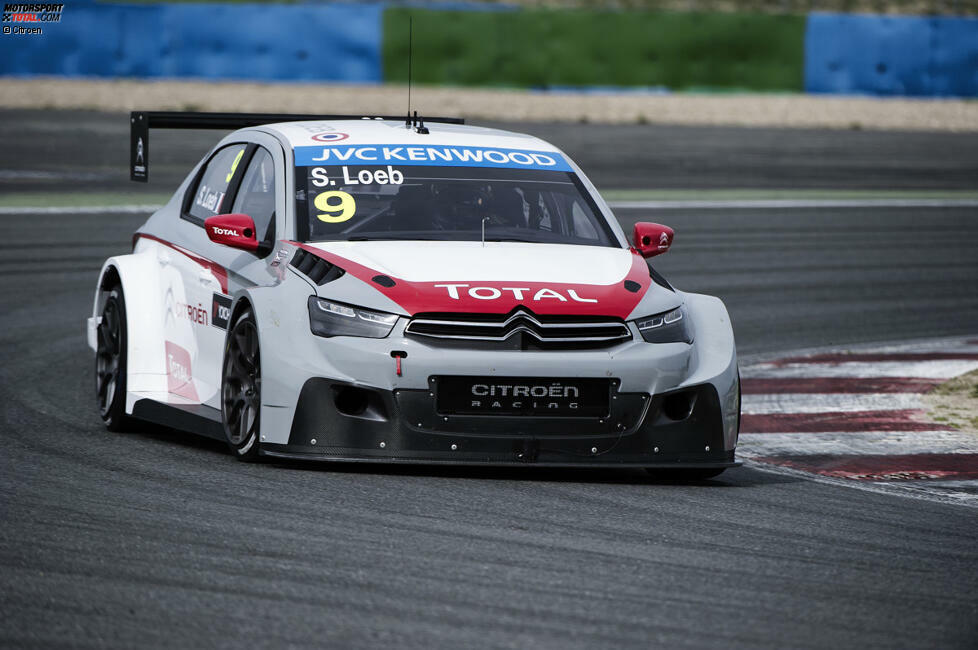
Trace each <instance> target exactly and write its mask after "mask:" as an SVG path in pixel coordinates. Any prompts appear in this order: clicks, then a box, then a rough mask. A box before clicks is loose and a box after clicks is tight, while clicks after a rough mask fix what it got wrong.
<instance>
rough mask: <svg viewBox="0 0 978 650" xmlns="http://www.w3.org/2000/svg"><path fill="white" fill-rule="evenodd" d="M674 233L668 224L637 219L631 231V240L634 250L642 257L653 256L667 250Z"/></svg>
mask: <svg viewBox="0 0 978 650" xmlns="http://www.w3.org/2000/svg"><path fill="white" fill-rule="evenodd" d="M675 234H676V233H674V232H673V230H672V228H670V227H669V226H661V225H659V224H657V223H651V222H649V221H639V222H638V223H637V224H635V230H634V231H633V232H632V242H633V245H634V247H635V250H636V251H638V254H639V255H641V256H642V257H646V258H648V257H655V256H656V255H662V254H663V253H665V252H666V251H667V250H669V247H670V246H672V238H673V237H674V236H675Z"/></svg>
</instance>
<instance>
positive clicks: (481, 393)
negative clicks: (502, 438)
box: [432, 376, 611, 418]
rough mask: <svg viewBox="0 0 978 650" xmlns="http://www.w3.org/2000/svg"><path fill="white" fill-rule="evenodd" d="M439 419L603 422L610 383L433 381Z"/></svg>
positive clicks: (499, 379)
mask: <svg viewBox="0 0 978 650" xmlns="http://www.w3.org/2000/svg"><path fill="white" fill-rule="evenodd" d="M432 384H433V385H434V387H435V408H436V410H437V411H438V414H439V415H479V416H486V415H489V416H491V415H499V416H511V417H512V416H530V417H577V418H604V417H607V416H608V410H609V405H610V404H611V380H610V379H597V378H590V377H588V378H579V379H577V378H554V377H467V376H442V377H432Z"/></svg>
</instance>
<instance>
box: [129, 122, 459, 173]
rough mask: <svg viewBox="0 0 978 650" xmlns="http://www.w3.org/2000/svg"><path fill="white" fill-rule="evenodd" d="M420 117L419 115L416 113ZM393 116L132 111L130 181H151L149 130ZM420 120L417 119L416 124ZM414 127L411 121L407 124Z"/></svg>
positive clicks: (214, 127)
mask: <svg viewBox="0 0 978 650" xmlns="http://www.w3.org/2000/svg"><path fill="white" fill-rule="evenodd" d="M415 116H417V111H415ZM402 119H405V118H404V116H403V115H401V116H396V117H395V116H390V115H379V116H373V115H312V114H309V115H306V114H295V113H194V112H181V111H133V112H132V113H130V114H129V126H130V131H129V180H132V181H138V182H140V183H145V182H147V181H148V180H149V130H150V129H220V130H223V131H233V130H234V129H243V128H246V127H249V126H260V125H262V124H275V123H277V122H305V121H313V120H402ZM416 119H417V117H415V120H416ZM424 119H425V120H426V121H428V122H440V123H443V124H465V120H463V119H462V118H458V117H426V118H424ZM405 123H406V124H408V125H411V124H413V123H414V122H413V121H412V119H411V118H408V119H406V120H405Z"/></svg>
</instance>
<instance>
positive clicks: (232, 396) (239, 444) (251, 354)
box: [221, 310, 261, 461]
mask: <svg viewBox="0 0 978 650" xmlns="http://www.w3.org/2000/svg"><path fill="white" fill-rule="evenodd" d="M260 416H261V354H260V352H259V349H258V327H257V325H256V324H255V317H254V315H253V314H252V312H251V310H245V311H244V312H242V313H241V315H240V316H238V318H237V319H235V321H234V325H233V327H232V328H231V331H230V332H229V333H228V338H227V343H226V344H225V346H224V368H223V373H222V377H221V419H222V420H223V422H224V436H225V438H226V439H227V443H228V447H230V448H231V451H232V452H233V453H234V455H235V456H236V457H237V458H239V459H241V460H244V461H253V460H257V459H258V450H259V442H258V436H259V432H258V430H259V424H260V420H261V417H260Z"/></svg>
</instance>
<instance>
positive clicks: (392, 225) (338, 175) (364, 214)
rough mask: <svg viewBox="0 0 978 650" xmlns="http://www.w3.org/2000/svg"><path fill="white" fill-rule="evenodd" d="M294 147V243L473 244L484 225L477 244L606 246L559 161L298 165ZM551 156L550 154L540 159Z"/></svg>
mask: <svg viewBox="0 0 978 650" xmlns="http://www.w3.org/2000/svg"><path fill="white" fill-rule="evenodd" d="M303 149H305V147H303ZM311 149H316V151H315V152H313V153H315V157H321V158H329V157H330V155H332V156H333V157H334V158H335V157H336V151H337V149H338V148H329V149H327V148H322V147H314V148H311ZM361 149H381V147H362V148H361ZM402 149H404V148H402ZM411 149H422V148H421V147H411ZM424 149H426V150H427V149H430V148H429V147H425V148H424ZM502 151H505V150H502ZM296 152H297V153H296V165H297V166H296V214H297V217H298V228H299V233H298V234H299V237H300V239H302V240H304V241H326V240H351V241H356V240H368V239H431V240H446V241H480V240H481V239H482V236H483V228H484V229H485V240H486V241H521V242H542V243H558V244H583V245H590V246H615V245H616V243H615V240H614V238H613V236H612V234H611V231H610V229H609V228H608V226H607V224H606V223H605V220H604V217H603V216H602V215H601V214H600V213H599V212H598V209H597V206H596V205H595V204H594V202H593V200H592V199H591V197H590V196H589V195H588V193H587V191H586V189H585V188H584V186H583V185H582V184H581V182H580V180H579V179H578V178H577V176H576V175H575V174H574V173H573V172H572V171H569V167H567V165H566V163H564V162H563V160H562V159H561V161H560V163H559V165H560V167H563V168H564V170H561V171H555V170H554V169H552V168H551V169H539V168H532V167H535V166H534V165H531V168H512V167H504V166H497V167H472V166H441V165H439V166H430V165H424V164H420V165H419V164H418V163H417V162H414V161H412V162H413V164H399V162H400V161H398V160H393V161H391V164H387V161H384V162H385V164H345V165H335V164H323V165H315V164H308V165H301V162H303V160H302V158H303V156H300V154H299V149H297V150H296ZM491 152H492V153H495V151H492V150H491ZM351 155H353V154H351V153H346V156H347V158H350V157H351ZM304 157H305V158H310V157H312V154H306V155H305V156H304ZM554 158H559V155H557V154H547V156H546V157H544V158H541V159H542V160H544V161H545V162H546V159H549V160H553V159H554ZM371 162H372V161H371Z"/></svg>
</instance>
